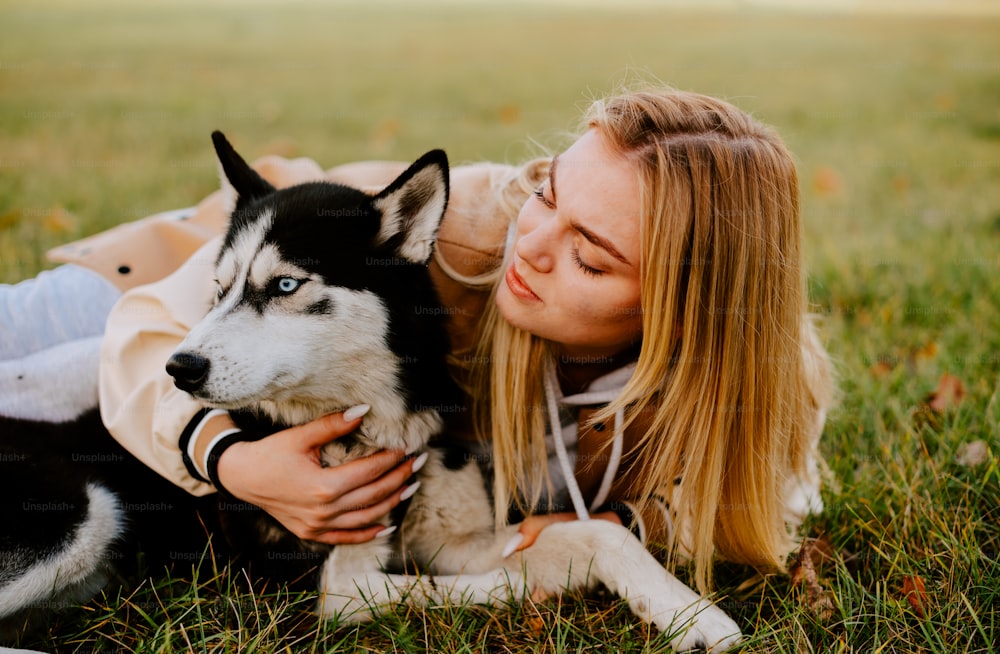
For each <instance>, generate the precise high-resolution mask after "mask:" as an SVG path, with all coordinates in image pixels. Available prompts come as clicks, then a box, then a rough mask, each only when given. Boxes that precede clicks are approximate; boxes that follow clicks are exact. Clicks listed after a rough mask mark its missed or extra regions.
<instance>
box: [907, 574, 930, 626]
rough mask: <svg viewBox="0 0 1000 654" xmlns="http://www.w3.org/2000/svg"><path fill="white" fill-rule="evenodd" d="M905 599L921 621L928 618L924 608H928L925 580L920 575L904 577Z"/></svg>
mask: <svg viewBox="0 0 1000 654" xmlns="http://www.w3.org/2000/svg"><path fill="white" fill-rule="evenodd" d="M903 597H905V598H906V601H907V602H909V603H910V607H912V608H913V612H914V613H916V614H917V617H919V618H920V619H921V620H922V619H924V618H925V617H927V614H926V612H925V611H924V607H925V606H927V590H926V588H925V587H924V579H923V577H921V576H920V575H907V576H905V577H903Z"/></svg>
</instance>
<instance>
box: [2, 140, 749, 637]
mask: <svg viewBox="0 0 1000 654" xmlns="http://www.w3.org/2000/svg"><path fill="white" fill-rule="evenodd" d="M213 140H214V142H215V146H216V150H217V152H218V154H219V160H220V164H221V167H222V170H223V186H224V188H226V189H227V190H228V192H229V194H230V198H231V208H232V218H231V222H230V226H229V229H228V231H227V233H226V236H225V239H224V243H223V246H222V248H221V250H220V253H219V256H218V260H217V266H216V276H217V281H218V295H217V299H216V301H215V305H214V307H213V308H212V309H211V310H210V311H209V312H208V315H206V316H205V318H204V319H203V320H202V321H201V322H200V323H199V324H198V325H196V327H195V328H194V329H193V330H192V331H191V332H190V333H189V335H188V336H187V338H186V339H185V340H184V342H183V343H182V344H181V346H180V347H179V348H178V350H177V352H176V353H175V355H174V357H172V358H171V360H170V362H169V363H168V371H169V372H170V373H171V374H172V375H173V376H174V377H175V383H176V384H177V386H178V387H180V388H181V389H183V390H186V391H187V392H189V393H191V394H192V395H194V396H195V397H197V398H199V399H201V400H202V401H203V402H205V403H206V404H207V405H209V406H213V407H217V408H223V409H227V410H229V412H230V414H231V415H232V416H233V417H234V420H235V421H236V422H237V424H238V425H239V426H240V427H241V428H242V429H243V431H244V433H245V434H246V437H247V438H263V437H266V436H267V434H270V433H273V431H275V430H276V429H278V428H281V427H284V426H289V425H294V424H300V423H303V422H307V421H309V420H312V419H314V418H317V417H319V416H321V415H324V414H326V413H330V412H335V411H342V410H344V409H346V408H348V407H351V406H354V405H357V404H369V405H370V406H371V410H370V412H369V413H368V414H367V415H366V416H365V418H364V420H363V423H362V425H361V427H360V428H359V430H358V431H357V432H356V433H355V434H352V435H350V436H347V437H344V438H341V439H337V440H335V441H333V442H331V443H330V444H329V445H327V446H326V447H325V449H324V451H323V457H322V458H323V461H324V463H325V464H327V465H336V464H339V463H342V462H344V461H347V460H350V459H353V458H357V457H360V456H364V455H366V454H368V453H371V452H374V451H377V450H381V449H385V448H397V449H403V450H406V451H409V452H416V451H421V450H426V451H427V452H428V453H429V458H428V460H427V463H426V465H425V466H424V467H423V468H422V469H421V470H420V472H419V473H418V477H419V480H420V482H421V486H420V491H419V492H418V493H417V494H416V495H414V496H413V498H412V499H411V500H410V501H409V502H408V506H407V507H406V510H405V514H401V513H400V512H397V513H396V514H395V515H393V516H391V519H394V520H397V521H399V523H398V527H399V528H398V530H397V531H396V532H395V533H394V534H393V535H392V537H391V538H376V539H374V540H372V541H369V542H368V543H364V544H360V545H340V546H337V547H335V548H327V547H323V546H318V545H316V544H315V543H305V542H303V541H299V540H298V539H296V538H295V537H294V536H292V535H291V534H290V533H288V532H287V531H285V530H284V529H283V528H282V527H280V525H278V524H277V523H276V522H273V521H271V520H270V519H269V518H268V517H267V516H266V515H264V514H262V513H259V512H257V513H255V512H254V511H252V510H243V509H244V508H246V509H249V507H240V508H239V510H236V511H232V510H229V511H227V510H226V507H225V506H224V507H223V511H222V515H221V518H220V519H221V522H222V524H223V531H224V532H225V533H226V535H227V536H228V537H229V540H230V541H231V542H234V543H235V544H236V545H237V546H238V548H239V549H240V550H242V551H243V552H244V553H246V552H248V551H249V552H250V557H251V558H259V557H260V556H261V554H262V553H265V552H268V551H272V550H273V549H275V548H286V547H287V548H291V549H292V550H295V551H301V552H312V553H314V554H316V556H318V557H319V558H320V559H321V560H322V566H321V570H320V572H319V576H318V580H317V581H318V585H319V591H320V596H319V597H320V599H319V602H318V606H317V611H318V613H319V614H320V615H321V616H323V617H327V618H334V617H336V618H338V619H340V620H346V621H358V620H367V619H371V618H372V617H373V616H374V615H376V614H377V613H378V612H379V611H380V610H382V609H384V608H385V607H387V606H388V605H391V604H393V603H396V602H401V601H405V602H409V603H414V604H421V603H425V602H439V601H442V600H451V601H456V602H463V601H473V602H478V603H487V604H496V603H499V602H507V601H511V600H520V599H523V598H524V597H526V596H527V595H529V594H531V593H534V592H537V593H541V594H543V595H548V594H554V593H558V592H561V591H563V590H566V589H586V588H591V587H594V586H596V585H598V584H603V585H604V586H606V587H607V588H608V589H610V590H611V591H613V592H615V593H617V594H618V595H620V596H621V597H623V598H626V599H627V600H628V602H629V606H630V607H631V608H632V610H633V611H634V612H635V614H636V615H637V616H639V617H640V618H642V619H643V620H645V621H647V622H650V623H652V624H654V625H656V626H657V627H658V628H659V629H661V630H663V631H668V632H671V633H675V634H676V636H675V637H674V640H673V641H672V644H673V645H674V646H675V647H676V648H677V649H681V650H684V649H689V648H692V647H698V646H702V647H713V646H714V647H718V648H719V649H723V648H725V647H728V646H730V645H732V644H733V643H735V642H736V641H737V640H738V638H739V629H738V627H737V626H736V624H735V623H734V622H732V620H730V619H729V618H728V617H727V616H726V615H725V613H724V612H723V611H722V610H721V609H719V608H718V607H716V606H714V605H713V604H711V603H710V602H708V601H707V600H704V599H702V598H700V597H699V596H698V595H697V594H696V593H695V592H694V591H692V590H690V589H689V588H687V587H686V586H685V585H683V584H682V583H681V582H680V581H678V580H677V579H676V578H675V577H673V576H672V575H671V574H669V573H668V572H667V571H666V570H665V569H664V568H663V566H662V565H661V564H659V563H658V562H657V561H656V560H655V559H654V558H653V557H652V556H651V555H650V554H649V553H648V552H647V551H646V550H645V548H644V547H643V546H642V544H641V543H639V541H638V540H637V539H636V538H635V537H634V536H633V535H632V534H631V533H630V532H629V531H628V530H627V529H625V528H624V527H621V526H618V525H614V524H612V523H609V522H605V521H600V520H592V521H582V522H567V523H557V524H554V525H551V526H549V527H547V528H546V529H545V530H543V531H542V533H541V534H540V536H539V537H538V539H537V541H536V542H535V543H534V544H533V545H532V546H531V547H529V548H527V549H525V550H523V551H521V552H519V553H516V554H514V555H511V556H507V557H504V556H503V554H504V552H503V550H504V548H505V545H506V544H507V543H508V542H509V540H510V539H511V537H512V536H513V535H514V534H515V533H516V531H517V527H516V525H512V526H509V527H507V528H505V529H502V530H499V531H497V530H495V529H494V517H493V511H494V507H493V506H492V501H491V496H490V493H489V490H488V483H489V482H488V480H486V479H485V478H484V476H483V473H482V471H481V470H480V467H479V465H477V461H476V457H470V456H467V455H465V454H464V453H463V452H462V451H461V450H459V449H455V447H454V446H452V445H450V444H449V443H447V442H445V441H442V440H440V439H439V436H440V434H441V432H442V430H443V428H444V420H443V417H442V415H443V412H445V411H447V410H450V408H452V407H455V406H456V405H457V404H458V403H460V402H461V399H460V396H459V395H458V394H457V390H456V389H455V387H454V386H453V384H452V382H451V380H450V378H449V375H448V371H447V369H446V367H445V356H446V354H447V352H448V340H447V335H446V332H445V331H444V324H443V316H444V313H445V312H444V311H443V310H442V307H441V306H440V304H439V302H438V299H437V297H436V294H435V292H434V287H433V285H432V283H431V279H430V276H429V272H428V269H427V264H428V262H429V260H430V258H431V255H432V252H433V246H434V238H435V235H436V233H437V229H438V226H439V224H440V221H441V218H442V217H443V215H444V211H445V208H446V205H447V199H448V165H447V159H446V157H445V155H444V153H443V152H441V151H433V152H429V153H428V154H426V155H424V156H423V157H421V158H420V159H419V160H418V161H417V162H415V163H414V164H413V165H412V166H411V167H410V168H409V169H407V170H406V171H405V172H404V173H403V174H402V175H401V176H400V177H399V178H398V179H396V180H395V181H394V182H392V183H391V184H390V185H389V186H388V187H387V188H386V189H385V190H384V191H382V192H381V193H379V194H377V195H369V194H366V193H363V192H361V191H359V190H356V189H353V188H349V187H346V186H341V185H337V184H331V183H325V182H316V183H308V184H302V185H299V186H294V187H291V188H288V189H283V190H276V189H274V188H273V187H271V186H270V185H269V184H268V183H267V182H266V181H264V180H263V179H262V178H260V177H259V176H258V175H257V174H256V173H255V172H254V171H253V170H252V169H251V168H250V167H249V166H247V164H246V163H245V162H244V161H243V159H242V158H240V157H239V155H238V154H237V153H236V152H235V151H234V150H233V149H232V147H231V146H230V145H229V143H228V142H227V141H226V140H225V138H224V137H223V136H222V135H221V134H219V133H216V134H214V135H213ZM446 407H447V408H448V409H446ZM85 419H90V420H92V416H90V417H89V418H87V417H85ZM98 424H99V423H98ZM25 425H27V426H29V427H30V426H31V425H32V423H25V422H20V423H17V422H14V421H11V424H10V426H12V427H18V429H17V430H14V431H18V430H19V431H18V433H21V434H24V433H26V432H25ZM73 428H74V429H78V425H76V426H73ZM65 429H66V423H64V424H62V425H59V426H56V427H53V428H52V431H53V434H46V435H39V436H38V437H34V438H32V437H20V438H8V436H7V434H6V433H4V434H3V436H0V443H2V446H3V448H4V450H3V451H4V452H9V455H8V458H11V457H14V458H17V457H25V458H26V459H27V458H30V459H31V460H32V462H33V463H32V465H35V466H36V467H37V468H38V469H41V470H45V469H46V467H52V468H55V467H58V468H59V470H65V469H66V468H67V462H66V461H62V462H60V463H59V464H58V466H57V465H56V463H53V462H52V461H51V457H49V456H46V455H43V454H42V453H41V452H42V451H52V450H56V451H58V449H59V446H56V445H54V444H56V443H59V441H58V440H51V439H54V438H56V435H55V434H57V433H59V432H60V431H65ZM90 429H91V430H92V433H90V434H89V435H86V436H84V437H74V438H75V439H76V440H75V441H74V443H77V444H74V447H79V445H78V442H79V441H86V440H87V438H90V439H92V440H93V441H95V442H100V443H102V445H100V446H99V447H106V448H107V449H108V450H109V451H115V452H116V456H121V457H127V454H124V453H123V452H124V451H118V449H120V448H118V449H116V446H115V445H114V444H113V441H112V439H111V438H110V437H109V436H107V435H106V434H104V433H98V432H99V431H100V429H99V428H98V427H97V426H95V425H94V424H93V423H90ZM11 460H13V459H11ZM36 460H37V463H34V462H36ZM123 460H125V459H123ZM136 465H138V464H136ZM102 474H107V472H106V471H101V470H96V471H94V472H89V471H88V472H87V474H86V475H84V476H82V477H81V476H80V475H70V476H69V478H68V479H69V484H70V486H71V488H68V489H66V491H65V492H66V493H75V495H74V497H76V498H78V499H76V500H74V501H72V502H70V501H67V503H69V504H74V506H79V507H80V508H79V510H78V511H77V512H76V514H74V517H73V518H72V519H70V518H69V517H67V518H66V519H65V520H63V521H61V522H59V523H58V526H56V527H55V528H54V533H52V534H51V536H50V537H49V539H48V541H47V544H46V545H45V548H46V549H45V553H44V555H40V556H36V557H34V558H31V557H29V556H26V555H25V554H24V552H23V548H22V547H21V545H20V544H19V543H18V542H17V540H18V538H21V536H19V535H18V534H17V533H8V534H5V535H4V536H3V538H4V540H3V553H2V554H0V556H2V557H3V559H2V560H0V564H2V565H3V568H2V569H0V618H2V617H4V616H12V615H13V616H17V615H19V614H21V613H22V612H23V611H24V610H25V608H26V607H25V606H23V605H20V606H19V603H18V600H17V596H16V593H15V591H14V589H15V588H17V587H18V585H19V584H20V585H24V584H28V585H32V584H33V585H34V587H35V588H36V589H38V588H41V587H42V586H43V585H44V586H46V587H48V588H49V589H51V590H50V595H49V597H48V601H52V600H53V598H59V597H63V598H68V600H67V601H80V600H82V599H85V598H86V596H88V594H92V593H93V592H95V591H96V590H97V589H98V588H100V587H101V586H102V585H103V584H105V583H107V582H108V581H109V580H111V579H113V578H115V575H117V574H118V573H117V571H116V570H114V569H113V568H114V566H109V565H108V560H109V559H108V557H107V554H106V552H109V551H112V550H113V548H115V547H118V548H119V549H121V547H122V546H121V543H126V544H130V543H131V542H132V540H131V532H130V528H129V523H130V520H131V519H132V516H131V515H130V514H129V512H128V511H127V510H124V511H123V510H122V507H123V506H126V508H127V505H126V504H125V503H124V502H123V500H122V499H121V497H123V496H124V495H121V494H116V488H115V486H114V485H113V484H112V483H111V482H110V480H108V479H107V478H105V477H102ZM133 476H134V477H136V478H138V479H141V478H142V473H141V471H138V472H136V473H134V475H133ZM155 477H156V475H155V474H153V473H151V472H148V471H147V472H146V479H148V480H150V481H151V483H153V484H154V485H155V482H156V480H155V479H153V478H155ZM161 481H162V480H161ZM143 483H144V482H140V483H138V484H137V486H138V487H139V488H140V494H141V489H142V488H143ZM74 484H75V486H74ZM4 485H5V486H6V487H7V491H9V492H12V493H14V494H15V495H17V493H19V492H20V487H19V486H18V485H17V484H6V482H4ZM42 486H44V484H42ZM124 492H125V491H120V492H119V493H124ZM128 492H132V491H131V490H129V491H128ZM52 494H53V496H54V497H58V496H59V492H57V490H55V489H53V490H52ZM18 497H22V498H23V495H21V496H18ZM18 501H22V502H23V501H24V500H23V499H22V500H18ZM24 506H28V505H27V504H24ZM198 508H202V507H193V508H192V507H188V506H184V510H185V511H193V510H196V509H198ZM12 509H13V513H17V510H16V509H17V507H16V506H14V505H13V503H12ZM202 510H203V509H202ZM22 513H23V512H22ZM7 524H10V523H9V522H7ZM386 524H388V521H387V522H386ZM140 526H141V525H140ZM60 529H61V531H60ZM50 531H51V530H50ZM93 531H100V532H103V533H102V537H101V538H99V539H97V540H95V541H94V542H90V541H88V538H89V536H88V534H90V533H91V532H93ZM289 558H296V557H289ZM70 568H72V569H75V570H78V571H80V572H79V574H77V575H76V576H73V575H70V574H68V573H67V570H68V569H70ZM414 570H416V571H418V572H419V574H416V575H413V574H410V573H411V572H413V571H414ZM79 577H82V579H81V578H79ZM35 596H36V597H37V596H38V593H36V594H35ZM34 601H39V600H34ZM27 608H30V607H27Z"/></svg>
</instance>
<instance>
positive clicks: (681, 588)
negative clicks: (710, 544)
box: [506, 520, 740, 651]
mask: <svg viewBox="0 0 1000 654" xmlns="http://www.w3.org/2000/svg"><path fill="white" fill-rule="evenodd" d="M506 565H507V568H508V569H512V570H514V569H518V567H520V569H522V570H524V571H525V573H526V575H527V584H528V585H529V586H530V589H531V591H540V592H542V593H543V594H553V593H558V592H561V591H562V590H580V589H585V588H591V587H593V586H595V585H597V584H598V583H601V584H604V585H605V586H606V587H607V588H608V589H609V590H611V591H612V592H614V593H616V594H617V595H619V596H620V597H622V598H624V599H626V600H627V601H628V604H629V607H630V608H631V609H632V611H633V612H634V613H635V614H636V615H637V616H639V617H640V618H642V619H643V620H645V621H646V622H650V623H652V624H654V625H656V627H657V628H659V629H660V631H663V632H665V633H675V634H677V635H676V636H675V637H674V639H673V640H672V641H671V645H672V646H673V647H674V648H675V649H677V650H680V651H684V650H688V649H693V648H698V647H702V648H706V649H709V650H710V651H724V650H725V649H728V648H729V647H731V646H733V645H735V644H736V643H737V642H739V640H740V630H739V627H738V626H737V625H736V623H735V622H733V621H732V620H731V619H730V618H729V616H727V615H726V614H725V612H724V611H722V609H720V608H719V607H717V606H715V605H714V604H713V603H712V602H710V601H708V600H706V599H704V598H702V597H701V596H699V595H698V594H697V593H696V592H694V591H693V590H691V589H690V588H688V587H687V586H685V585H684V584H683V583H681V581H680V580H679V579H677V578H676V577H675V576H673V575H672V574H670V573H669V572H667V570H666V569H665V568H664V567H663V566H662V565H661V564H660V563H659V562H658V561H657V560H656V559H655V558H653V556H652V555H651V554H650V553H649V552H647V551H646V549H645V548H644V547H643V546H642V543H640V542H639V541H638V539H636V538H635V536H633V535H632V534H631V532H629V530H627V529H625V528H624V527H622V526H621V525H616V524H613V523H611V522H607V521H604V520H587V521H577V522H561V523H556V524H553V525H549V526H548V527H546V528H545V529H543V530H542V532H541V533H540V534H539V536H538V539H537V540H536V541H535V543H534V544H532V545H531V546H530V547H528V548H526V549H524V550H522V551H521V552H520V553H519V555H517V556H514V557H511V560H510V561H508V562H507V564H506Z"/></svg>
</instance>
